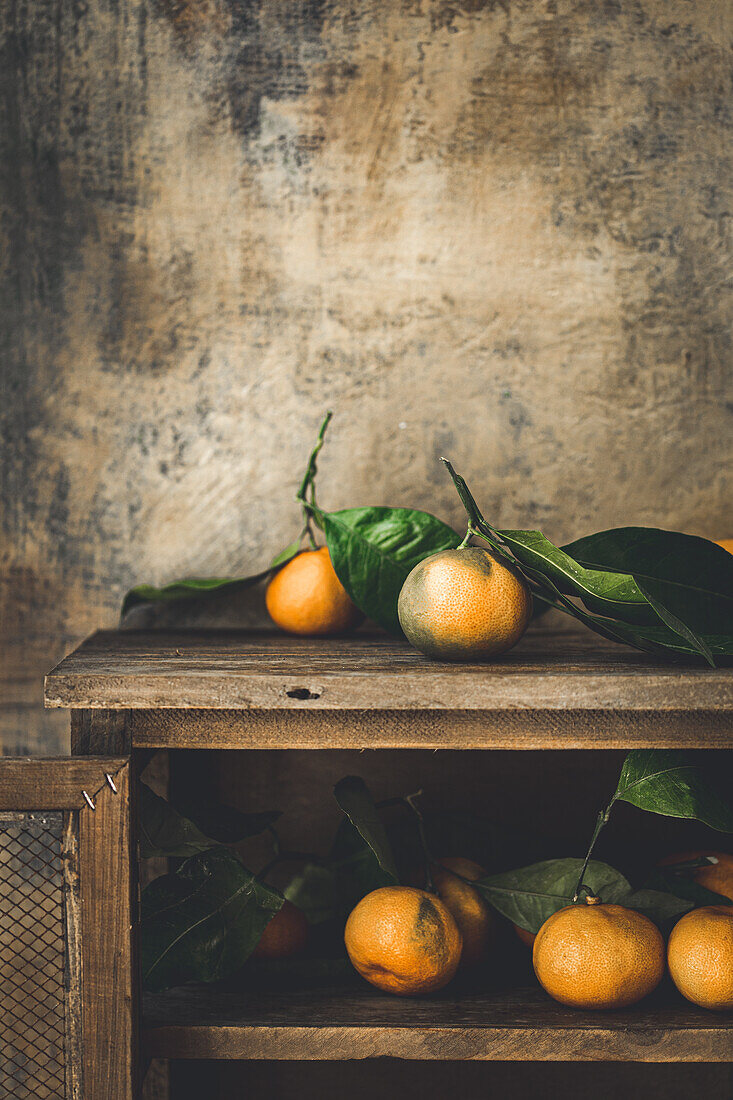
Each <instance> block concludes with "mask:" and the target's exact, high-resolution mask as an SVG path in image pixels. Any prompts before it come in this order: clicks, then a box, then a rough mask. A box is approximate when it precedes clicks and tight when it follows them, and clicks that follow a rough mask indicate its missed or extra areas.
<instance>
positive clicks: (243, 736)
mask: <svg viewBox="0 0 733 1100" xmlns="http://www.w3.org/2000/svg"><path fill="white" fill-rule="evenodd" d="M129 727H130V731H131V736H132V744H133V746H134V747H136V748H141V749H144V748H179V749H267V748H269V749H337V748H338V749H365V748H369V749H393V748H401V749H584V748H595V749H619V748H622V749H633V748H678V749H681V748H710V749H713V748H717V749H730V748H733V720H732V719H731V716H730V714H729V713H727V712H725V711H661V712H660V711H643V710H642V711H619V710H614V711H604V710H572V711H568V710H566V711H562V710H529V709H527V710H504V711H502V710H489V711H482V710H450V711H435V710H429V711H418V710H413V711H408V710H389V711H376V710H330V711H329V710H314V711H313V712H311V713H308V712H307V711H302V710H300V711H293V710H283V711H276V710H251V711H243V710H141V711H133V712H132V713H131V714H130V719H129Z"/></svg>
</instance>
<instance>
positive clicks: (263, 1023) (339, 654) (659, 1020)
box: [0, 632, 733, 1100]
mask: <svg viewBox="0 0 733 1100" xmlns="http://www.w3.org/2000/svg"><path fill="white" fill-rule="evenodd" d="M46 703H47V705H48V706H53V707H68V708H70V709H71V712H72V715H71V721H72V751H73V753H74V757H75V758H74V759H73V760H71V761H67V762H65V763H56V764H55V765H41V764H32V763H26V764H23V763H22V762H19V763H13V764H4V765H3V768H8V767H14V768H15V773H14V774H19V775H20V774H23V767H26V768H27V769H29V770H28V772H27V773H26V774H27V775H28V776H29V777H30V776H32V777H33V779H32V780H31V779H26V780H24V784H23V787H22V790H23V792H24V795H25V796H28V795H29V794H30V793H31V792H33V791H35V790H36V787H35V786H34V783H35V784H36V785H37V789H38V791H39V792H40V791H43V789H44V776H45V775H46V774H48V775H51V774H53V772H52V770H51V769H52V768H53V767H55V768H56V769H57V771H56V773H55V774H56V775H57V779H58V782H59V783H60V782H61V778H60V777H66V778H65V779H64V781H63V790H64V791H66V792H67V794H66V795H65V797H66V798H67V799H68V805H67V804H66V803H63V805H62V801H61V795H60V794H59V795H58V797H57V798H56V800H55V802H54V804H53V806H52V805H51V804H50V803H48V799H47V798H46V801H44V800H43V798H41V797H40V794H38V795H34V796H33V797H31V798H28V797H24V798H20V800H19V799H18V796H13V797H14V800H15V801H14V803H13V805H12V806H8V805H7V801H8V799H7V797H6V795H7V790H9V789H12V788H11V787H8V783H7V780H5V779H4V780H3V791H4V792H5V794H4V798H3V801H2V802H0V810H5V809H8V808H10V809H18V808H20V809H33V808H36V807H37V808H41V809H54V808H61V809H63V810H64V811H65V812H67V813H69V812H70V813H71V814H75V815H76V816H77V818H78V819H80V820H81V821H83V822H90V823H91V825H92V832H93V835H94V841H93V843H92V844H91V848H90V850H89V852H88V853H86V854H85V851H84V847H83V843H82V840H83V836H84V835H85V833H84V829H81V831H80V834H79V835H80V844H81V851H80V859H81V884H82V885H81V909H82V934H81V943H82V952H83V950H84V939H85V933H86V934H88V933H89V930H90V928H91V929H92V930H93V932H94V933H95V936H96V938H95V944H94V947H91V946H88V947H87V948H86V950H87V952H88V955H87V956H85V959H87V962H86V969H85V978H84V980H83V981H82V985H81V989H82V1004H81V1017H82V1021H83V1022H82V1028H83V1029H84V1033H85V1035H88V1040H87V1047H86V1050H87V1054H86V1055H85V1065H88V1066H89V1067H90V1068H88V1069H87V1070H86V1073H87V1081H88V1083H89V1087H88V1088H87V1091H86V1092H85V1093H84V1094H83V1095H84V1097H85V1098H86V1100H90V1098H91V1097H93V1098H94V1100H96V1098H97V1097H102V1096H112V1095H114V1096H115V1097H117V1096H119V1097H124V1096H126V1095H130V1092H129V1091H128V1092H124V1091H122V1088H121V1087H120V1091H118V1092H114V1093H112V1092H109V1091H107V1092H105V1091H104V1089H101V1091H99V1089H100V1088H101V1086H99V1087H98V1086H97V1084H96V1082H97V1080H98V1077H99V1076H103V1075H107V1076H108V1075H109V1074H110V1073H111V1074H118V1073H122V1072H123V1063H124V1066H126V1067H127V1072H129V1075H130V1076H129V1081H130V1082H132V1081H133V1076H132V1075H133V1073H134V1059H133V1057H132V1053H131V1050H130V1044H131V1043H133V1039H134V1027H133V1020H132V1019H131V1017H130V1013H129V998H130V997H133V998H134V996H135V980H134V974H135V966H134V960H133V959H132V958H131V955H130V951H131V947H130V944H131V942H132V943H133V944H134V940H135V936H134V929H133V935H132V940H130V939H129V938H128V936H127V934H126V932H125V930H124V928H123V925H124V921H125V920H126V919H127V918H126V917H125V914H126V913H128V912H130V913H133V915H134V911H133V910H132V909H130V910H127V909H126V908H125V907H126V906H127V905H131V903H130V902H129V890H130V884H131V882H132V881H133V878H134V873H135V872H134V869H131V867H130V866H129V863H128V855H129V845H128V834H127V828H128V814H129V801H128V794H127V790H128V778H129V774H135V772H137V771H138V770H139V768H140V767H141V766H142V765H143V764H144V763H145V762H147V761H148V760H149V759H150V756H151V753H152V751H153V750H160V749H165V750H169V753H170V762H171V771H172V774H173V775H174V776H175V775H176V774H178V773H177V769H176V764H175V762H176V760H177V759H179V758H180V759H181V760H184V759H185V760H186V761H187V762H188V763H187V764H186V766H185V767H183V768H182V769H181V770H180V775H181V776H182V777H183V778H182V780H181V781H188V782H208V783H209V784H210V785H211V786H212V789H214V790H223V789H225V788H227V783H228V784H229V793H230V794H231V786H232V783H233V779H232V776H234V775H237V774H243V769H242V768H241V762H242V760H247V761H252V762H253V765H252V768H253V769H254V771H253V774H254V775H255V780H251V779H250V782H254V783H255V785H256V783H259V782H260V779H257V776H258V775H260V776H261V777H262V776H269V780H270V781H273V777H274V779H275V780H277V778H278V777H279V776H281V775H282V776H283V777H284V778H283V782H286V781H287V776H288V774H289V773H290V776H291V780H292V773H293V771H294V770H295V769H296V765H295V764H294V763H293V762H295V761H297V771H298V772H299V773H301V774H306V773H308V772H309V769H310V771H311V773H312V774H314V775H315V774H316V770H317V769H318V768H322V769H326V771H327V770H328V766H330V765H328V761H329V760H332V759H333V758H334V754H335V756H336V757H339V754H343V755H344V758H346V757H348V755H349V754H350V753H355V752H360V753H362V756H361V757H360V759H364V760H366V759H367V758H368V759H369V760H371V761H372V762H376V763H374V764H373V766H374V767H376V766H377V764H378V765H379V767H380V768H381V769H382V774H389V773H390V767H391V765H392V764H393V765H394V767H395V768H399V767H402V766H403V765H404V760H405V757H406V753H414V754H415V756H414V759H415V761H416V762H417V763H416V767H418V770H420V768H423V770H425V771H426V773H427V770H428V769H431V774H432V775H433V776H435V775H436V774H441V775H442V777H443V778H444V780H445V782H446V783H450V782H451V773H452V772H456V773H457V772H458V770H460V764H461V761H462V760H465V761H469V760H470V761H471V764H470V769H468V770H472V771H474V772H475V771H476V769H477V767H478V766H479V764H480V762H481V761H484V762H486V765H487V775H488V772H489V770H490V769H489V765H490V764H491V761H501V762H502V768H503V769H505V772H506V776H507V778H506V780H505V781H503V779H502V777H498V778H497V777H496V776H494V787H493V789H494V791H495V792H496V798H497V804H501V787H502V786H506V785H507V784H510V783H511V782H513V781H515V780H516V777H517V776H518V775H519V774H520V773H521V771H522V769H524V772H525V773H526V774H528V773H529V770H531V771H532V772H533V774H534V775H535V777H536V781H537V782H539V778H538V773H541V772H542V770H543V769H545V768H546V769H547V770H548V773H549V772H552V769H553V763H552V762H553V761H560V760H563V761H564V762H567V766H566V764H565V763H563V767H562V769H560V770H561V771H562V772H563V773H565V774H570V772H571V771H572V768H573V767H575V764H573V761H575V762H576V763H577V766H578V769H579V770H577V771H576V772H574V773H573V774H575V776H576V779H575V780H574V781H577V783H578V784H579V786H581V785H582V783H583V779H582V777H583V776H584V775H587V776H592V775H593V774H595V773H596V772H599V773H602V772H603V766H602V764H603V761H604V760H606V759H607V757H608V754H615V756H614V758H613V760H611V763H612V765H613V767H611V768H610V769H609V770H608V774H609V775H610V774H612V773H613V770H614V768H616V767H617V764H616V760H615V757H618V756H619V752H620V750H623V749H628V748H632V747H636V748H638V747H650V748H651V747H669V748H695V749H708V750H712V751H714V752H716V753H717V754H719V758H720V760H721V761H722V765H721V766H726V762H727V761H728V760H729V759H730V757H729V756H728V754H727V751H726V750H730V749H731V748H733V721H732V718H733V683H732V679H731V675H730V672H729V671H726V670H710V669H707V668H703V667H694V668H689V667H688V668H684V669H683V668H679V667H674V666H671V665H661V664H658V663H656V662H655V661H653V660H651V659H649V658H648V657H646V656H645V655H642V654H637V653H633V652H631V651H627V650H624V649H623V648H620V647H614V646H612V645H609V644H608V643H605V642H603V641H602V640H600V639H599V638H596V637H595V636H593V635H589V634H584V635H583V636H580V635H575V634H563V633H558V634H551V633H548V632H544V633H541V632H537V633H530V634H529V635H528V636H527V637H526V638H525V639H524V640H523V642H522V643H521V644H520V646H518V647H517V648H516V649H515V650H513V651H512V652H511V653H510V654H508V655H507V656H506V658H504V659H503V660H502V661H500V662H497V663H495V664H493V665H476V666H468V665H445V664H437V663H433V662H430V661H428V660H426V659H424V658H423V657H422V656H420V655H419V654H417V653H416V652H414V651H413V650H411V649H410V648H409V647H408V646H407V645H405V644H403V643H400V642H398V641H394V640H391V639H389V638H386V637H385V636H384V635H381V634H379V635H377V634H374V635H371V634H368V633H367V634H357V635H356V636H354V637H352V638H344V639H335V640H315V639H302V640H301V639H295V638H289V637H283V636H282V635H275V634H269V633H262V634H237V633H230V634H216V635H214V634H200V635H196V634H190V633H187V634H180V635H173V634H157V633H145V634H136V633H132V632H121V633H111V632H110V633H100V634H97V635H95V636H94V637H92V638H91V639H90V640H89V641H87V642H86V643H84V645H82V646H81V647H80V649H79V650H77V651H76V652H75V653H73V654H72V655H70V656H69V657H67V658H66V659H65V660H64V661H63V662H62V663H61V664H60V665H59V666H58V667H57V668H56V669H55V670H54V671H53V672H52V673H50V674H49V676H48V678H47V683H46ZM282 750H288V753H287V754H285V753H283V752H282ZM363 750H370V751H369V752H367V753H365V752H364V751H363ZM517 750H522V751H521V752H519V751H517ZM436 752H438V753H445V754H446V755H445V759H444V762H443V766H442V767H440V766H437V771H436V763H435V761H436V757H435V753H436ZM491 753H494V754H496V755H495V756H491V755H490V754H491ZM232 754H233V755H232ZM247 754H249V756H248V755H247ZM319 754H320V755H319ZM464 754H466V755H464ZM576 754H577V755H576ZM120 755H121V756H123V757H129V758H130V760H131V766H130V769H129V772H128V769H127V768H126V767H125V766H124V764H122V763H121V762H120V761H119V760H118V761H117V762H116V763H114V764H113V763H111V762H109V761H107V762H106V763H105V762H104V761H100V760H98V759H94V758H95V757H97V758H98V757H100V756H103V757H111V756H115V757H117V756H120ZM621 755H622V754H621ZM192 758H193V759H194V760H195V761H200V763H199V764H195V765H194V766H193V768H192V766H191V759H192ZM619 758H620V757H619ZM340 759H341V758H340V757H339V760H340ZM410 759H412V757H410ZM609 759H610V758H609ZM440 760H443V758H442V757H440ZM222 761H227V762H228V763H227V764H226V765H223V764H222ZM263 761H265V762H266V767H265V764H263ZM288 761H291V763H293V766H292V767H290V769H288ZM255 762H259V763H258V765H257V766H258V767H260V768H261V769H262V768H264V771H261V773H258V772H257V770H256V767H255ZM400 762H402V763H400ZM581 764H582V766H581ZM418 765H419V766H418ZM596 765H597V766H596ZM334 766H335V765H334ZM33 768H36V769H37V770H36V771H35V772H34V771H33ZM45 768H48V769H49V770H48V772H45V771H44V769H45ZM237 768H239V769H240V771H239V772H238V771H237ZM250 770H252V769H250ZM463 770H464V772H466V770H467V769H466V768H464V769H463ZM494 770H495V769H494ZM107 771H109V772H110V774H112V775H113V776H117V777H118V778H119V779H120V782H119V783H118V784H117V786H118V793H117V794H114V793H113V791H112V789H111V788H110V786H109V784H108V782H107V780H106V779H105V772H107ZM192 771H193V776H192ZM5 774H7V773H5ZM553 774H555V775H557V774H558V769H557V767H555V771H554V773H553ZM186 776H188V778H187V779H186ZM205 776H206V777H207V778H205ZM92 777H96V778H92ZM512 777H514V779H512ZM540 778H541V777H540ZM264 781H265V780H264V778H262V782H264ZM115 782H117V780H115ZM245 787H246V781H243V783H242V789H244V788H245ZM82 789H85V790H87V791H88V793H90V794H91V795H92V798H93V800H94V799H96V801H95V805H96V809H95V810H94V811H92V810H91V809H90V808H89V807H88V806H87V805H86V804H85V801H84V799H83V798H82V797H81V794H80V792H81V790H82ZM80 799H81V801H80ZM579 801H580V803H581V804H582V799H580V800H579ZM20 803H23V805H22V806H21V805H20ZM122 806H124V812H122V810H121V809H120V807H122ZM541 812H542V813H544V814H546V807H542V808H541ZM584 812H585V811H584ZM539 813H540V811H539V810H538V814H539ZM539 820H540V818H539V817H538V821H539ZM591 823H592V822H591ZM90 835H91V834H90ZM90 843H91V842H90ZM101 847H104V848H105V851H106V856H105V858H104V859H103V858H101V857H100V854H99V853H100V851H101ZM562 854H566V853H562ZM85 858H88V859H89V861H90V862H89V870H88V871H87V872H86V875H87V889H88V891H89V892H88V894H87V895H85V893H84V890H85V887H84V881H85V871H84V866H85ZM121 899H122V900H121ZM125 899H127V900H125ZM74 935H76V933H74ZM70 942H72V943H73V936H72V937H71V941H70ZM70 973H71V975H72V976H73V970H72V971H70ZM111 989H113V990H114V994H111V992H110V990H111ZM120 991H122V992H120ZM91 1006H95V1007H94V1008H92V1007H91ZM125 1006H127V1007H125ZM92 1018H94V1022H92ZM84 1021H86V1022H84ZM141 1024H142V1026H141V1034H142V1049H143V1052H144V1057H145V1058H146V1059H147V1058H149V1057H154V1058H162V1059H168V1058H170V1059H214V1060H221V1059H245V1060H260V1059H279V1060H287V1059H294V1060H318V1061H328V1060H341V1059H363V1058H382V1057H396V1058H400V1059H414V1060H421V1061H426V1060H433V1061H434V1060H451V1061H457V1060H471V1061H476V1060H500V1061H511V1060H517V1061H542V1060H546V1061H554V1060H559V1061H576V1060H577V1061H599V1060H607V1061H637V1062H684V1061H690V1062H708V1063H710V1062H724V1061H729V1060H731V1058H732V1057H733V1018H732V1017H731V1015H729V1014H712V1013H708V1012H705V1011H703V1010H700V1009H696V1008H694V1007H693V1006H692V1005H689V1004H687V1003H686V1002H684V1001H683V1000H682V998H681V997H678V996H677V995H676V994H674V993H672V992H671V991H669V990H667V991H666V992H663V993H661V994H658V995H655V997H653V998H652V999H651V1000H650V1001H649V1002H643V1003H642V1004H640V1005H638V1006H636V1007H634V1008H633V1009H630V1010H627V1011H623V1012H617V1013H594V1014H591V1013H583V1012H574V1011H571V1010H568V1009H564V1008H562V1007H561V1006H559V1005H557V1004H555V1003H554V1002H552V1001H550V1000H549V999H548V998H547V997H546V996H545V995H544V994H543V993H542V991H541V990H539V988H538V987H537V985H536V983H529V982H528V983H527V984H526V986H524V987H523V988H494V989H491V990H488V991H473V992H472V993H470V995H465V996H456V995H454V994H451V992H450V990H448V991H446V992H445V994H444V995H440V996H439V997H437V998H418V999H415V1000H404V999H396V998H389V997H386V996H383V995H380V994H378V993H377V991H376V990H373V989H371V988H370V987H368V986H366V984H365V983H361V982H360V981H358V980H355V982H354V985H353V987H351V988H349V990H347V991H344V990H338V989H336V990H335V989H330V988H318V989H315V990H308V989H283V990H277V991H275V990H271V991H269V992H268V991H261V992H256V991H253V990H247V989H241V990H234V991H233V990H231V989H229V990H227V991H224V990H218V989H214V988H211V989H204V990H198V989H179V990H172V991H170V992H168V993H163V994H159V995H156V996H151V997H147V998H146V1000H145V1010H144V1014H143V1015H142V1022H141ZM113 1036H114V1040H113V1038H112V1037H113ZM133 1045H134V1044H133ZM125 1087H126V1088H128V1090H131V1089H132V1088H133V1087H134V1086H133V1084H131V1083H128V1084H127V1085H126V1086H125ZM95 1089H96V1090H97V1091H95ZM71 1095H76V1094H73V1093H72V1094H71ZM80 1095H81V1094H80Z"/></svg>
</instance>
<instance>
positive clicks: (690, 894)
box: [645, 867, 733, 906]
mask: <svg viewBox="0 0 733 1100" xmlns="http://www.w3.org/2000/svg"><path fill="white" fill-rule="evenodd" d="M645 885H646V887H648V888H649V889H651V890H663V891H666V892H668V893H671V894H675V895H676V896H677V897H678V898H686V899H687V900H688V901H690V902H691V903H692V904H693V906H697V905H731V904H733V898H727V897H725V896H724V895H723V894H716V893H715V892H714V891H713V890H708V889H707V887H706V886H701V885H700V883H699V882H695V879H694V878H692V876H691V875H689V874H685V873H683V872H677V871H674V870H673V869H671V868H669V867H664V868H658V869H656V870H654V871H652V873H651V874H650V875H649V877H648V878H647V881H646V884H645Z"/></svg>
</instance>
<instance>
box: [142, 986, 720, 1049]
mask: <svg viewBox="0 0 733 1100" xmlns="http://www.w3.org/2000/svg"><path fill="white" fill-rule="evenodd" d="M144 1043H145V1047H146V1052H147V1054H148V1055H149V1056H150V1057H158V1058H202V1059H206V1058H216V1059H243V1058H246V1059H302V1060H319V1061H321V1060H339V1059H358V1058H387V1057H391V1058H408V1059H419V1060H429V1059H437V1060H491V1061H590V1062H593V1061H623V1062H634V1061H636V1062H726V1061H730V1059H731V1057H733V1013H712V1012H706V1011H704V1010H703V1009H697V1008H695V1007H694V1006H693V1005H690V1004H688V1003H687V1002H686V1001H684V1000H683V999H682V998H681V997H680V996H679V995H678V994H677V993H676V991H674V990H672V989H665V990H663V991H662V992H658V993H657V994H655V995H653V996H652V997H650V998H648V999H647V1000H646V1001H644V1002H642V1004H640V1005H638V1006H635V1007H633V1008H630V1009H625V1010H623V1011H619V1012H578V1011H575V1010H572V1009H568V1008H563V1007H562V1006H561V1005H558V1004H556V1003H555V1002H554V1001H552V1000H551V999H550V998H549V997H547V996H546V995H545V994H544V993H543V991H542V990H541V989H539V987H537V986H536V985H534V986H529V987H526V988H522V989H512V990H507V991H498V992H492V993H477V992H466V991H462V992H461V993H460V994H459V995H456V994H455V993H454V994H452V995H451V994H449V993H448V994H445V995H443V994H438V995H436V996H433V997H425V998H409V999H408V998H401V997H389V996H385V995H383V994H380V993H379V992H378V991H377V990H373V989H371V988H370V987H368V986H366V984H365V983H360V984H359V985H358V987H357V986H355V985H353V984H352V985H350V986H349V987H347V988H343V987H338V988H325V989H323V988H322V989H319V988H313V987H309V988H304V989H301V990H300V991H298V990H293V991H290V992H288V991H282V990H281V991H273V992H269V993H263V992H254V993H249V994H248V993H246V992H222V991H217V990H211V989H208V988H203V989H199V988H184V989H178V990H171V991H169V992H167V993H164V994H157V995H155V996H151V995H148V996H146V1005H145V1019H144Z"/></svg>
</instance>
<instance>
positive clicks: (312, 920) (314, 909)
mask: <svg viewBox="0 0 733 1100" xmlns="http://www.w3.org/2000/svg"><path fill="white" fill-rule="evenodd" d="M283 894H284V895H285V897H286V898H287V900H288V901H291V902H292V903H293V905H297V906H298V908H299V909H301V910H302V911H303V912H304V913H305V915H306V917H307V919H308V923H309V924H323V923H324V922H325V921H328V920H331V919H333V918H334V917H336V916H337V914H338V911H339V905H338V882H337V879H336V874H335V872H334V871H333V870H332V868H330V867H324V866H323V864H320V863H306V864H304V866H303V867H301V869H300V870H299V871H298V872H297V873H296V874H294V875H293V877H292V879H291V880H290V882H289V883H288V885H287V886H286V887H285V889H284V890H283Z"/></svg>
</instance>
